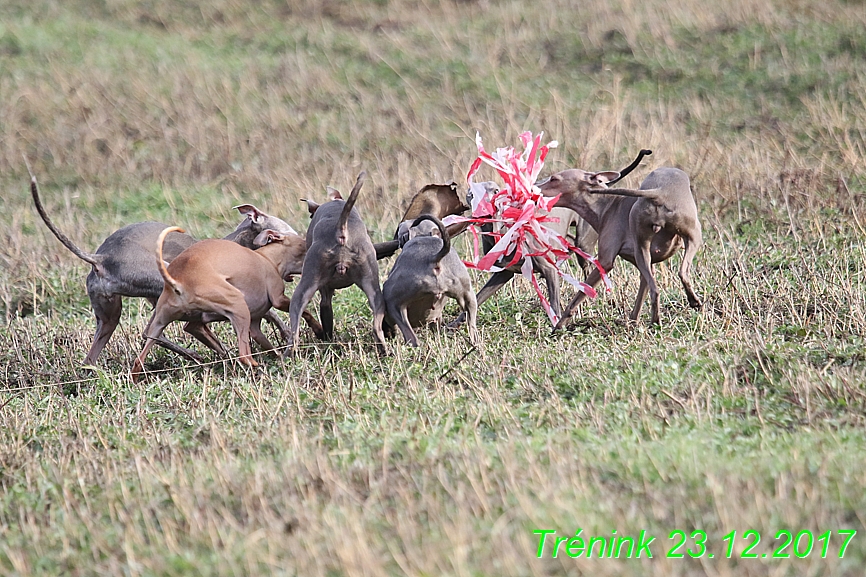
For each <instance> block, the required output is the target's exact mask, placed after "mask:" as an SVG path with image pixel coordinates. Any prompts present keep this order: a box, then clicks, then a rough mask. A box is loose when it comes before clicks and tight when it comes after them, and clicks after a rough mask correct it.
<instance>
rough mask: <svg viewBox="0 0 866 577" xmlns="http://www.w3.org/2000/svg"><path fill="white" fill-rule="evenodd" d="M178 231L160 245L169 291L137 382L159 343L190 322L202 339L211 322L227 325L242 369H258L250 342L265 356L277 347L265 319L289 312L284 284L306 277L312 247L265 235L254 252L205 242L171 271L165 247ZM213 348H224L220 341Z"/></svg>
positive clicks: (293, 238)
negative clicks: (177, 324) (172, 326)
mask: <svg viewBox="0 0 866 577" xmlns="http://www.w3.org/2000/svg"><path fill="white" fill-rule="evenodd" d="M171 232H183V230H181V229H179V228H177V227H169V228H166V229H165V230H163V231H162V233H160V235H159V239H158V240H157V251H156V261H157V266H158V268H159V272H160V274H161V275H162V278H163V280H164V281H165V287H164V288H163V291H162V294H161V295H160V296H159V300H158V301H157V303H156V308H155V309H154V311H153V316H152V317H151V319H150V322H149V323H148V324H147V328H146V329H145V331H144V336H145V337H146V339H147V342H146V343H145V344H144V348H143V349H142V351H141V353H140V354H139V355H138V357H137V358H136V359H135V364H134V365H133V368H132V378H133V381H136V380H138V377H139V375H140V374H141V372H142V370H143V369H144V360H145V358H146V357H147V353H148V352H149V351H150V348H151V347H152V346H153V344H154V342H156V341H157V339H159V338H160V337H161V336H162V331H163V330H164V329H165V327H166V326H168V324H169V323H171V322H172V321H177V320H185V321H187V326H186V327H185V330H187V332H191V333H194V334H195V333H201V332H202V331H201V329H202V328H203V327H205V325H206V324H207V323H209V322H214V321H219V320H226V319H228V320H229V321H230V322H231V323H232V326H233V327H234V329H235V332H236V333H237V335H238V351H239V352H240V361H241V363H243V364H245V365H248V366H251V367H255V366H257V365H258V363H257V362H256V361H255V360H254V359H253V358H252V350H251V349H250V336H252V338H253V339H254V340H255V341H256V342H257V343H258V344H259V345H260V346H261V347H262V348H263V349H265V350H271V349H273V345H272V344H271V343H270V341H268V339H267V337H265V335H264V333H262V329H261V322H262V318H263V317H264V316H265V315H266V314H267V312H268V311H270V310H271V307H274V308H278V309H280V310H283V311H288V310H289V306H290V304H291V301H290V300H289V298H288V297H287V296H286V295H285V294H284V292H283V291H284V290H285V286H284V284H283V281H284V280H286V281H287V280H291V275H293V274H298V273H300V272H301V270H302V268H303V264H304V255H305V254H306V252H307V244H306V241H305V240H304V238H303V237H301V236H298V235H296V234H281V233H278V232H275V231H272V230H266V231H263V232H262V233H260V234H259V235H258V237H256V239H255V241H254V244H256V245H258V246H261V248H260V249H258V250H255V251H253V250H250V249H248V248H245V247H242V246H240V245H238V244H235V243H233V242H231V241H227V240H217V239H211V240H203V241H201V242H198V243H195V244H194V245H192V246H190V247H189V248H188V249H186V250H184V251H183V252H182V253H180V254H179V255H178V256H177V257H176V258H175V259H174V260H173V261H172V262H171V264H169V265H168V268H166V266H165V263H164V262H163V258H162V245H163V241H164V240H165V237H166V236H167V235H168V234H169V233H171ZM209 346H212V348H222V345H221V344H220V343H219V341H217V342H216V343H212V345H209Z"/></svg>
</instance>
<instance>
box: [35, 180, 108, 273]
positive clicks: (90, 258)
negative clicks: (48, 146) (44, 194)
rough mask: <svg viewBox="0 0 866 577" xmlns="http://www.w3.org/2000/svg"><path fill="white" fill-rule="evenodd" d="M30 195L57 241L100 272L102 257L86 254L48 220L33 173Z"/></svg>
mask: <svg viewBox="0 0 866 577" xmlns="http://www.w3.org/2000/svg"><path fill="white" fill-rule="evenodd" d="M29 168H30V167H28V170H29ZM30 194H31V195H32V196H33V202H34V203H35V204H36V211H37V212H39V216H41V217H42V220H43V222H45V225H46V226H47V227H48V230H50V231H51V232H52V233H53V234H54V236H56V237H57V240H59V241H60V242H61V243H63V246H65V247H66V248H68V249H69V250H70V251H71V252H72V254H74V255H75V256H77V257H78V258H80V259H81V260H83V261H84V262H86V263H88V264H89V265H90V266H92V267H93V269H94V270H96V271H97V272H98V271H99V268H100V265H101V264H102V260H103V259H102V256H101V255H98V254H91V253H89V252H84V251H83V250H81V249H80V248H78V247H77V246H75V244H74V243H73V242H72V241H71V240H69V237H67V236H66V235H65V234H63V233H62V232H60V229H58V228H57V227H56V226H54V223H53V222H52V221H51V219H50V218H48V213H47V212H45V207H44V206H42V201H41V200H39V188H38V187H37V186H36V177H35V176H33V173H31V174H30Z"/></svg>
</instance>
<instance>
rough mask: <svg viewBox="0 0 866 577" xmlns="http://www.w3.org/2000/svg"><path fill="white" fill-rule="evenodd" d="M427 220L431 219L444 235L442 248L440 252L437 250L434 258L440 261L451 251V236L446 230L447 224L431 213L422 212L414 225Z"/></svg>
mask: <svg viewBox="0 0 866 577" xmlns="http://www.w3.org/2000/svg"><path fill="white" fill-rule="evenodd" d="M425 220H429V221H430V222H432V223H433V224H435V225H436V228H438V229H439V234H440V235H441V236H442V248H441V249H439V252H437V253H436V255H435V256H434V257H433V260H435V261H436V262H437V263H438V262H439V261H440V260H442V259H443V258H445V257H446V256H447V255H448V253H449V252H451V236H450V235H449V234H448V231H447V230H445V225H443V224H442V221H441V220H439V219H438V218H436V217H435V216H433V215H431V214H422V215H421V216H419V217H418V218H416V219H415V220H414V221H413V222H412V226H418V225H419V224H420V223H421V222H423V221H425Z"/></svg>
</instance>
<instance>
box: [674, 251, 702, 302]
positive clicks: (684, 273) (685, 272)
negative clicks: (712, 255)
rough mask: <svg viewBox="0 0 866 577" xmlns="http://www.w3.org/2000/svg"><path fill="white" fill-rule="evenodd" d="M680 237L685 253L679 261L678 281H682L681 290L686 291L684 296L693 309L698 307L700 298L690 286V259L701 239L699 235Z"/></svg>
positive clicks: (692, 257)
mask: <svg viewBox="0 0 866 577" xmlns="http://www.w3.org/2000/svg"><path fill="white" fill-rule="evenodd" d="M682 239H683V244H684V245H685V253H684V254H683V262H682V263H680V271H679V276H680V281H681V282H682V283H683V290H684V291H685V292H686V298H688V299H689V306H690V307H692V308H693V309H700V308H701V300H700V299H699V298H698V295H696V294H695V291H694V289H693V288H692V280H691V271H692V260H694V258H695V255H696V254H697V252H698V249H699V248H700V247H701V239H700V237H698V238H688V237H685V236H683V237H682Z"/></svg>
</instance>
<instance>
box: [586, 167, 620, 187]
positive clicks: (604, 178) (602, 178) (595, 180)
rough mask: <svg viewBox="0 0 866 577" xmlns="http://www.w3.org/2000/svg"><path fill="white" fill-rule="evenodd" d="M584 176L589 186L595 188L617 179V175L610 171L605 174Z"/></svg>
mask: <svg viewBox="0 0 866 577" xmlns="http://www.w3.org/2000/svg"><path fill="white" fill-rule="evenodd" d="M586 176H587V179H588V180H589V182H590V184H594V185H596V186H604V185H606V184H607V183H608V182H613V181H614V180H616V179H618V178H619V173H618V172H615V171H612V170H610V171H605V172H595V173H588V174H587V175H586Z"/></svg>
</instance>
